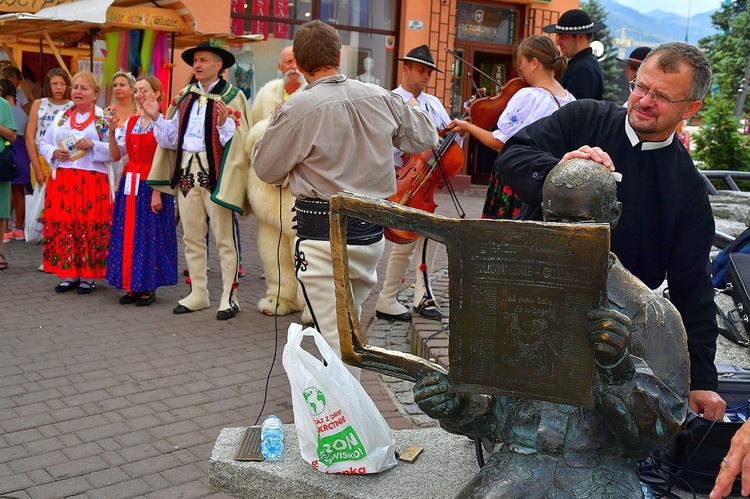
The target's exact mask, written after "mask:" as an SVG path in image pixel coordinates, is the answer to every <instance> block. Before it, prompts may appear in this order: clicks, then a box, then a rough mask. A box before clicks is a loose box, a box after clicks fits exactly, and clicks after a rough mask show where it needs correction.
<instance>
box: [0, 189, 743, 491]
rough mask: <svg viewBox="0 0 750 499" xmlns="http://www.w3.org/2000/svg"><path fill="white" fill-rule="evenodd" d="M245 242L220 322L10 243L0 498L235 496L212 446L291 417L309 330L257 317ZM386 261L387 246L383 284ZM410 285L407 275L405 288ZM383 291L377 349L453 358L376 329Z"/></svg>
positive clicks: (390, 396) (176, 292)
mask: <svg viewBox="0 0 750 499" xmlns="http://www.w3.org/2000/svg"><path fill="white" fill-rule="evenodd" d="M481 195H482V193H479V196H466V195H462V196H460V200H461V203H462V204H463V207H464V210H465V211H466V213H467V216H469V217H471V216H478V215H479V213H480V212H481V205H482V201H483V198H482V197H481ZM437 202H438V205H439V207H438V213H440V214H444V215H447V216H452V215H453V214H455V211H454V210H453V207H452V205H451V202H450V200H449V199H448V197H447V196H445V195H442V194H438V196H437ZM241 232H242V243H243V260H244V262H243V263H244V268H245V277H243V278H242V279H240V284H241V287H240V290H239V291H240V295H239V298H240V304H241V306H242V312H241V313H240V314H238V316H237V317H236V318H234V319H232V320H229V321H224V322H219V321H217V320H216V319H215V312H216V310H215V308H210V309H206V310H204V311H200V312H195V313H192V314H187V315H173V314H172V312H171V310H172V308H173V307H174V306H175V303H176V301H177V300H178V299H179V298H181V297H182V296H184V295H185V294H186V293H187V286H186V284H184V282H180V284H178V285H177V286H173V287H171V288H164V289H159V291H158V293H157V294H158V298H157V301H156V303H155V304H153V305H152V306H150V307H141V308H136V307H134V306H132V305H130V306H121V305H119V304H118V303H117V299H118V298H119V297H120V296H121V294H122V292H121V291H119V290H117V289H114V288H112V287H111V286H109V285H107V284H106V282H105V281H103V280H102V281H98V282H97V289H96V291H95V292H94V293H92V294H91V295H86V296H80V295H78V294H75V293H67V294H57V293H55V292H54V291H53V288H54V286H55V284H57V282H58V281H57V279H56V277H54V276H52V275H48V274H44V273H42V272H38V271H37V270H36V269H37V267H38V265H39V263H40V262H41V247H40V246H37V245H32V244H27V243H24V242H16V241H14V242H11V243H8V244H6V245H4V246H3V253H4V255H5V257H6V258H7V260H8V262H9V268H8V269H7V270H6V271H4V272H0V303H2V305H3V312H2V314H0V496H2V497H9V498H17V499H21V498H60V497H78V498H92V499H93V498H128V497H148V498H203V497H212V498H224V497H227V496H225V495H223V494H217V493H214V492H212V491H211V490H210V489H209V486H208V458H209V455H210V453H211V449H212V447H213V444H214V441H215V440H216V437H217V436H218V434H219V432H220V430H221V429H222V428H225V427H236V426H249V425H252V424H256V422H258V421H262V419H263V418H265V416H266V415H268V414H271V413H273V414H277V415H278V416H279V417H280V418H281V419H282V420H283V421H284V422H287V423H290V422H292V421H293V414H292V406H291V400H290V396H289V385H288V382H287V378H286V374H285V373H284V370H283V368H282V366H281V351H282V348H283V345H284V343H285V339H286V330H287V327H288V325H289V323H290V322H292V321H297V322H298V321H299V320H300V318H299V314H298V313H297V314H292V315H290V316H286V317H281V318H278V319H276V318H274V317H268V316H265V315H263V314H261V313H260V312H258V311H257V309H256V307H255V303H257V301H258V300H259V299H260V298H261V297H262V296H263V295H264V294H265V282H264V281H263V280H262V279H261V278H260V275H261V272H262V268H261V265H260V263H259V261H258V256H257V255H258V253H257V249H256V247H255V236H256V223H255V220H254V219H252V218H250V219H247V220H242V221H241ZM211 244H212V245H213V241H212V242H211ZM180 245H181V242H180ZM389 251H390V243H388V244H387V245H386V254H385V255H384V256H383V259H382V260H381V263H380V267H379V270H378V272H379V275H380V276H383V275H384V274H385V265H386V262H387V256H388V252H389ZM210 252H211V256H210V259H209V266H210V268H211V271H210V272H209V286H210V291H211V294H212V297H213V300H212V303H213V306H214V307H215V306H216V304H217V300H218V297H219V296H220V291H219V284H220V273H219V272H218V269H219V264H218V255H217V251H216V250H215V247H214V246H212V247H211V248H210ZM180 258H181V262H180V268H184V266H185V265H184V261H183V260H182V255H180ZM446 265H447V262H446V256H445V250H444V248H440V249H439V251H438V256H437V261H436V265H435V267H436V269H438V270H437V271H436V272H435V274H434V275H433V279H434V281H433V288H434V291H435V295H436V297H437V298H438V299H442V298H445V296H446V291H447V284H448V276H447V270H446V269H445V267H446ZM413 280H414V278H413V273H412V272H410V273H409V274H407V277H406V283H407V284H411V283H412V282H413ZM380 284H382V277H381V283H380ZM380 284H379V285H378V287H376V289H375V293H376V292H377V291H378V290H379V288H380ZM375 293H373V296H371V297H370V299H369V300H368V301H367V302H366V303H365V306H364V307H363V316H362V324H365V325H368V328H367V334H368V341H369V343H371V344H373V345H378V346H384V347H387V348H392V349H395V350H400V351H412V352H417V353H419V354H420V355H423V356H426V357H431V358H435V359H437V360H440V359H441V357H443V356H445V355H447V319H445V318H444V319H443V321H442V322H437V321H428V320H424V319H421V318H418V317H415V319H414V321H413V323H412V324H407V323H398V322H388V321H381V320H377V319H374V318H373V317H374V304H375V300H376V296H375ZM411 293H412V289H411V288H410V287H405V289H403V290H402V292H401V293H400V298H401V299H402V301H404V302H407V303H408V302H410V298H411V296H410V295H411ZM443 311H444V312H447V305H444V306H443ZM727 345H728V342H725V341H723V339H720V345H719V358H724V359H726V360H729V361H733V362H738V363H741V359H743V358H746V355H747V353H746V350H742V351H736V352H735V356H731V355H730V356H729V357H725V356H723V354H722V352H725V351H726V348H730V349H731V348H732V347H731V346H729V347H727ZM735 350H736V349H735ZM735 359H737V360H735ZM745 364H747V362H745ZM272 366H273V368H272V369H271V367H272ZM269 370H270V372H269ZM362 382H363V385H364V386H365V388H366V389H367V391H368V393H369V394H370V395H371V397H372V398H373V400H374V401H375V402H376V404H377V405H378V407H379V408H380V410H381V411H382V412H383V414H384V415H385V417H386V419H387V420H388V423H389V424H390V426H391V427H392V428H394V429H400V428H411V427H415V426H430V425H434V424H435V423H434V422H433V421H432V420H430V419H429V418H427V417H426V416H425V415H424V414H422V413H421V412H420V411H419V409H418V408H417V407H416V405H415V404H414V403H413V398H412V395H411V383H408V382H404V381H400V380H396V379H393V378H389V377H384V376H379V375H376V374H374V373H371V372H363V378H362Z"/></svg>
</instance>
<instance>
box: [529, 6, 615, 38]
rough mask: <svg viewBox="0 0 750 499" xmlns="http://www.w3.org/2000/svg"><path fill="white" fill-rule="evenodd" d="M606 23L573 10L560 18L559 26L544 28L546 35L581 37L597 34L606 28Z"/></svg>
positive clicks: (551, 25)
mask: <svg viewBox="0 0 750 499" xmlns="http://www.w3.org/2000/svg"><path fill="white" fill-rule="evenodd" d="M606 27H607V26H606V25H604V23H600V22H599V21H592V20H591V18H590V17H589V15H588V14H587V13H586V12H584V11H582V10H580V9H573V10H569V11H567V12H565V13H564V14H563V15H561V16H560V19H559V20H558V21H557V24H549V25H547V26H545V27H543V28H542V31H544V32H545V33H571V34H574V35H581V34H584V33H596V32H597V31H599V30H602V29H604V28H606Z"/></svg>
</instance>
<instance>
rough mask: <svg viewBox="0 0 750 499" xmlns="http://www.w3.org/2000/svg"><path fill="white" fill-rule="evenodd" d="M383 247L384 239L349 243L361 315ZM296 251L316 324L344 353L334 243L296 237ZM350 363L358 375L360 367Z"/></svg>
mask: <svg viewBox="0 0 750 499" xmlns="http://www.w3.org/2000/svg"><path fill="white" fill-rule="evenodd" d="M384 248H385V239H380V241H378V242H376V243H373V244H368V245H356V244H347V246H346V249H347V252H348V253H349V279H350V283H351V287H352V295H353V297H354V304H355V306H356V308H357V316H358V317H359V316H361V315H362V303H364V301H365V300H366V299H367V297H368V296H370V292H371V291H372V288H374V287H375V284H376V283H377V282H378V273H377V266H378V262H379V261H380V257H381V256H382V255H383V249H384ZM294 254H295V255H294V257H295V267H296V273H297V279H298V280H299V282H300V283H301V284H302V291H303V293H304V296H305V301H306V302H307V306H308V307H309V309H310V313H311V314H312V317H313V321H314V322H315V327H316V329H317V330H318V331H319V332H320V334H322V335H323V337H324V338H325V339H326V341H327V342H328V344H329V345H330V346H331V348H332V349H333V351H334V352H336V353H337V354H338V356H339V357H341V345H340V341H339V332H338V325H337V323H336V290H335V285H334V280H333V263H332V260H331V243H330V242H329V241H314V240H311V239H300V238H297V239H296V240H295V251H294ZM347 367H348V368H349V371H351V372H352V374H354V376H355V377H356V378H357V379H359V371H360V370H359V369H357V368H352V367H349V366H347Z"/></svg>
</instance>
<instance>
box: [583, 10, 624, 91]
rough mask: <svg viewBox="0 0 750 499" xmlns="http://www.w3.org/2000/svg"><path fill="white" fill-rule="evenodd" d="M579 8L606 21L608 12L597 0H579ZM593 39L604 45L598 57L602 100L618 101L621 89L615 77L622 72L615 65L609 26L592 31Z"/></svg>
mask: <svg viewBox="0 0 750 499" xmlns="http://www.w3.org/2000/svg"><path fill="white" fill-rule="evenodd" d="M580 9H581V10H583V11H585V12H586V13H587V14H588V15H589V17H591V19H592V20H594V21H601V22H603V23H604V24H606V23H607V17H608V16H609V12H608V11H607V9H606V8H605V7H604V6H603V5H602V4H601V3H600V2H599V0H588V1H586V2H581V6H580ZM593 39H594V40H599V41H600V42H602V45H604V55H603V57H600V59H601V61H600V64H601V65H602V71H603V72H604V97H603V98H604V100H608V101H612V102H618V101H619V100H620V99H619V97H618V96H619V94H621V93H622V92H621V90H620V89H619V87H618V85H617V79H618V77H619V76H620V73H621V72H622V71H621V70H620V69H619V68H618V67H617V59H616V58H615V56H616V54H617V46H616V45H615V39H614V38H613V37H612V34H611V33H610V32H609V28H604V29H603V30H601V31H597V32H596V33H594V37H593Z"/></svg>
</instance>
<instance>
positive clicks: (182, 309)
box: [172, 304, 193, 315]
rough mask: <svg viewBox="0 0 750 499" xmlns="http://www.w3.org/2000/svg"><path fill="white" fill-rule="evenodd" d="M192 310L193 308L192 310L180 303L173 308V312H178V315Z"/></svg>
mask: <svg viewBox="0 0 750 499" xmlns="http://www.w3.org/2000/svg"><path fill="white" fill-rule="evenodd" d="M190 312H193V310H190V309H189V308H187V307H186V306H185V305H179V304H178V305H177V306H176V307H175V308H174V309H173V310H172V313H173V314H177V315H180V314H189V313H190Z"/></svg>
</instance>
